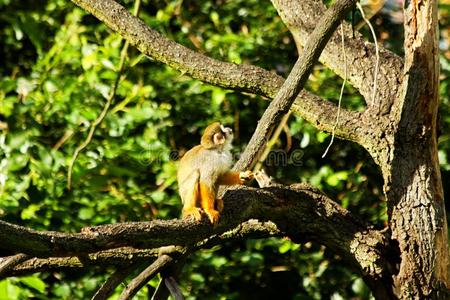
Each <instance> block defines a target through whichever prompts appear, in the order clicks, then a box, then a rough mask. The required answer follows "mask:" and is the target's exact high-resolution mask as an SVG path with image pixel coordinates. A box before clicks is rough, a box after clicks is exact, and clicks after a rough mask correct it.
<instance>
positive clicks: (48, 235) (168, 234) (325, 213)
mask: <svg viewBox="0 0 450 300" xmlns="http://www.w3.org/2000/svg"><path fill="white" fill-rule="evenodd" d="M224 201H226V203H227V205H226V206H225V210H224V211H223V215H222V218H221V221H220V223H219V224H218V225H217V226H215V227H211V225H210V224H209V222H207V221H205V222H203V223H195V222H193V221H189V220H168V221H163V220H154V221H151V222H135V223H121V224H112V225H104V226H97V227H91V228H89V229H88V230H85V231H84V232H83V233H77V234H65V233H58V232H49V231H34V230H31V229H27V228H25V227H21V226H17V225H12V224H9V223H6V222H1V221H0V240H2V241H3V243H1V244H0V248H1V249H6V250H9V251H14V252H22V253H27V254H30V255H33V256H40V257H48V256H58V255H59V256H63V255H65V256H70V255H77V256H79V257H90V255H89V254H88V253H91V252H97V251H101V250H105V249H110V248H117V247H121V246H131V247H134V248H157V247H161V246H167V245H182V246H184V245H195V244H196V243H198V242H202V241H204V240H205V239H207V238H209V237H211V236H214V235H220V234H223V233H225V232H227V231H228V230H230V229H233V228H234V230H237V231H236V233H231V235H232V236H233V234H235V235H246V234H247V232H246V230H247V229H249V228H252V226H251V222H250V221H248V222H250V223H247V225H245V224H244V225H242V224H241V223H242V222H244V221H246V220H249V219H258V220H259V221H260V222H264V221H269V220H270V221H272V222H273V223H275V224H276V226H277V228H276V229H273V230H275V232H277V230H280V231H281V232H282V234H283V235H286V236H288V237H290V238H291V239H293V240H294V241H307V240H312V241H316V242H318V243H320V244H323V245H325V246H327V247H329V248H330V249H331V250H333V251H334V252H335V253H336V254H338V255H340V256H341V257H343V258H345V259H346V260H347V261H348V262H349V263H350V264H351V265H352V266H353V267H354V268H356V269H359V270H360V271H361V272H362V273H363V274H369V275H370V276H379V274H381V272H383V268H384V260H383V251H384V247H385V245H386V244H385V238H384V236H383V235H382V234H380V233H379V232H378V231H374V230H368V229H367V228H366V227H365V226H364V225H363V224H362V223H360V222H359V221H357V220H355V219H354V218H353V217H352V216H351V215H350V213H349V212H348V211H346V210H345V209H343V208H341V207H340V206H338V205H337V204H336V203H334V202H333V201H331V200H330V199H328V198H327V197H326V196H325V195H323V194H322V193H320V192H318V191H316V190H315V189H313V188H311V187H309V186H306V185H295V186H291V187H283V186H277V187H269V188H265V189H253V188H239V189H235V190H229V191H227V192H226V194H225V196H224ZM258 224H261V223H258ZM263 224H265V223H263ZM241 226H243V227H241ZM258 226H261V225H258ZM236 228H237V229H236ZM265 230H268V231H269V232H270V231H272V229H270V227H267V228H266V229H265ZM253 232H256V233H258V232H260V231H253ZM110 251H113V250H110ZM90 259H91V260H92V259H94V258H93V257H90ZM96 259H97V260H99V256H97V257H96ZM147 259H148V257H147Z"/></svg>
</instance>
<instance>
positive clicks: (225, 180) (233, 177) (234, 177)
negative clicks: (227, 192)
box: [217, 171, 243, 185]
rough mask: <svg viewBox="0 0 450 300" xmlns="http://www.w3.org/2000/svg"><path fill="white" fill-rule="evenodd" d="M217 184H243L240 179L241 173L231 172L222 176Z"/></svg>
mask: <svg viewBox="0 0 450 300" xmlns="http://www.w3.org/2000/svg"><path fill="white" fill-rule="evenodd" d="M217 183H218V184H219V185H235V184H242V183H243V182H242V180H241V178H240V173H239V172H234V171H229V172H227V173H225V174H222V175H220V176H219V179H218V180H217Z"/></svg>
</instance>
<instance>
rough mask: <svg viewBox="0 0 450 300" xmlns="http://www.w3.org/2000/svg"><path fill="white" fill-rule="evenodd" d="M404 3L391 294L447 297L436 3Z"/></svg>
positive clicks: (389, 184) (391, 201)
mask: <svg viewBox="0 0 450 300" xmlns="http://www.w3.org/2000/svg"><path fill="white" fill-rule="evenodd" d="M405 4H407V5H406V6H405V70H404V74H405V75H404V76H405V78H404V81H403V86H402V88H403V95H402V97H401V99H398V100H397V101H396V103H395V104H394V107H393V111H392V114H391V116H392V117H393V118H394V120H395V123H396V130H395V134H394V135H393V137H392V141H391V149H393V150H392V152H391V154H390V156H389V158H388V162H387V163H388V164H389V168H388V171H386V172H385V174H384V177H385V180H386V181H385V190H386V195H387V204H388V216H389V227H390V230H391V233H392V241H393V243H392V244H393V246H394V247H395V248H397V250H398V254H399V255H398V257H397V258H393V259H392V262H391V263H392V264H393V266H395V267H394V276H393V293H394V294H395V296H397V297H398V298H400V299H448V298H449V294H448V289H447V287H449V281H448V280H449V269H448V245H447V221H446V216H445V207H444V196H443V189H442V181H441V175H440V171H439V162H438V156H437V136H436V119H437V111H438V105H439V89H438V87H439V58H438V54H439V50H438V48H437V43H438V33H437V20H438V18H437V3H436V1H417V0H414V1H410V2H408V3H405ZM396 259H398V260H397V261H396Z"/></svg>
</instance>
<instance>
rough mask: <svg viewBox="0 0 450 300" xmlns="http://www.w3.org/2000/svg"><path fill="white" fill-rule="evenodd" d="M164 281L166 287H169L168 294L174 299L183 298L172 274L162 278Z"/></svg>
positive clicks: (181, 299) (180, 299) (179, 299)
mask: <svg viewBox="0 0 450 300" xmlns="http://www.w3.org/2000/svg"><path fill="white" fill-rule="evenodd" d="M164 283H165V284H166V287H167V288H168V289H169V291H170V294H171V295H172V297H173V299H175V300H183V299H184V296H183V294H182V293H181V290H180V287H179V286H178V283H177V281H176V280H175V278H173V277H172V276H169V277H167V278H164Z"/></svg>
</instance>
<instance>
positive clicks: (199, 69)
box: [71, 0, 366, 142]
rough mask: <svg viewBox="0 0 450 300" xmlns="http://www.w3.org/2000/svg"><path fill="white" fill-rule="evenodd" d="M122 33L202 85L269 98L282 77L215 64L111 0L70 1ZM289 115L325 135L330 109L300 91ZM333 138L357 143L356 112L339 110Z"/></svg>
mask: <svg viewBox="0 0 450 300" xmlns="http://www.w3.org/2000/svg"><path fill="white" fill-rule="evenodd" d="M71 1H72V2H74V3H75V4H77V5H78V6H80V7H82V8H83V9H85V10H86V11H88V12H90V13H92V14H93V15H94V16H95V17H97V18H98V19H99V20H101V21H103V22H104V23H105V24H106V25H107V26H109V27H110V28H111V29H112V30H114V31H116V32H118V33H119V34H120V35H122V36H123V37H124V38H125V39H126V40H127V41H129V42H130V44H131V45H134V46H135V47H136V48H137V49H139V50H140V51H141V52H142V53H144V54H146V55H148V56H150V57H152V58H153V59H155V60H157V61H160V62H163V63H165V64H167V65H168V66H170V67H172V68H174V69H175V70H178V71H180V72H181V73H183V74H186V75H189V76H191V77H193V78H196V79H199V80H201V81H203V82H206V83H209V84H213V85H217V86H220V87H223V88H229V89H234V90H239V91H245V92H250V93H253V94H258V95H262V96H265V97H268V98H274V97H275V96H276V94H277V92H278V90H279V89H280V88H281V86H282V85H283V82H284V79H283V78H282V77H281V76H278V75H276V74H275V73H273V72H269V71H267V70H264V69H262V68H259V67H257V66H253V65H247V64H242V65H238V64H233V63H227V62H222V61H218V60H215V59H212V58H210V57H207V56H205V55H203V54H200V53H198V52H196V51H193V50H191V49H188V48H186V47H184V46H182V45H180V44H177V43H176V42H174V41H172V40H169V39H167V38H166V37H164V36H162V35H161V34H159V33H158V32H156V31H155V30H153V29H151V28H150V27H148V26H147V25H146V24H145V23H144V22H142V21H141V20H140V19H139V18H137V17H135V16H133V15H132V14H131V13H129V12H128V11H127V10H126V9H125V8H124V7H123V6H121V5H119V4H118V3H116V2H115V1H113V0H102V1H96V0H71ZM293 111H294V112H295V113H296V114H298V115H299V116H301V117H303V118H305V119H306V120H307V121H309V122H310V123H311V124H312V125H313V126H316V127H317V128H318V129H320V130H325V131H328V132H331V131H332V130H333V126H334V125H335V124H334V123H335V117H336V114H337V107H336V105H334V104H332V103H330V102H327V101H323V99H321V98H320V97H318V96H316V95H314V94H312V93H309V92H307V91H302V92H300V94H299V96H298V97H297V99H296V101H295V102H294V105H293ZM340 115H341V122H340V123H339V124H338V125H337V128H336V136H338V137H341V138H343V139H347V140H352V141H356V142H358V141H360V140H363V137H364V136H366V133H365V132H364V130H362V129H363V128H361V126H360V125H359V120H360V116H361V114H360V113H357V112H352V111H348V110H345V109H341V114H340Z"/></svg>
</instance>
